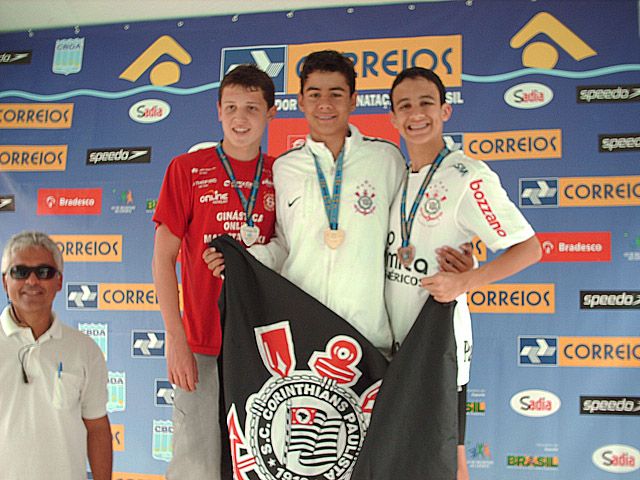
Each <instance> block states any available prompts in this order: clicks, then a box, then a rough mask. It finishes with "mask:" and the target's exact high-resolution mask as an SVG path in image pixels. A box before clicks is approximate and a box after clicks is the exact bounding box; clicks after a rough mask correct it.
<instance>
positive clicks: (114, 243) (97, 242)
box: [51, 235, 122, 262]
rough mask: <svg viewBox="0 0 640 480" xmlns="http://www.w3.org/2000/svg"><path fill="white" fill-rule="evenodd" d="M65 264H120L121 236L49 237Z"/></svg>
mask: <svg viewBox="0 0 640 480" xmlns="http://www.w3.org/2000/svg"><path fill="white" fill-rule="evenodd" d="M51 238H52V240H53V241H54V242H56V245H57V246H58V248H59V249H60V251H61V252H62V257H63V258H64V261H65V262H122V235H51Z"/></svg>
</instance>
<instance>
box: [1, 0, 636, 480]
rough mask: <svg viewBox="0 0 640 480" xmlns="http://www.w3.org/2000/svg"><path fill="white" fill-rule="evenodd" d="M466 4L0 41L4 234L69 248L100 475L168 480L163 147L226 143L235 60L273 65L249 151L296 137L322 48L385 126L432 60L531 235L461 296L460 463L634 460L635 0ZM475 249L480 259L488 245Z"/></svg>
mask: <svg viewBox="0 0 640 480" xmlns="http://www.w3.org/2000/svg"><path fill="white" fill-rule="evenodd" d="M467 3H469V2H462V1H457V2H434V3H431V2H429V3H417V4H415V5H414V6H413V7H412V8H408V6H407V5H388V6H372V7H357V8H354V9H347V8H332V9H316V10H303V11H296V12H295V14H294V15H293V16H291V15H289V16H287V15H286V14H285V13H284V12H279V13H259V14H252V15H240V16H238V17H237V18H235V19H234V18H232V17H230V16H224V17H208V18H197V19H186V20H185V19H181V20H183V22H177V21H157V22H141V23H130V24H128V25H127V26H126V27H125V25H121V24H117V25H103V26H95V27H83V26H80V29H79V31H78V32H77V33H75V32H74V30H73V29H53V30H43V31H35V32H33V35H32V36H30V35H28V34H27V33H26V32H17V33H9V34H2V35H0V242H2V243H5V242H6V241H7V239H8V238H9V237H10V236H11V235H12V234H13V233H15V232H17V231H20V230H23V229H39V230H43V231H45V232H47V233H49V234H51V235H54V236H56V241H58V243H59V245H60V248H61V249H62V250H63V254H64V256H65V259H66V265H65V272H64V284H65V285H64V288H63V290H62V291H61V292H60V294H59V295H58V296H57V298H56V301H55V304H54V306H55V308H56V311H57V312H58V314H59V316H60V318H61V319H62V320H63V321H64V322H66V323H68V324H70V325H72V326H73V327H74V328H79V329H80V330H82V331H84V332H85V333H87V334H88V335H91V336H92V337H93V338H94V339H95V340H96V341H97V342H98V343H99V345H100V347H101V348H102V351H103V352H104V354H105V357H107V363H108V369H109V371H110V372H112V378H111V384H110V391H111V397H110V398H111V402H110V410H111V412H110V414H109V415H110V419H111V422H112V423H113V424H114V425H118V426H120V427H121V428H122V434H121V436H120V437H119V438H121V439H122V440H121V443H119V444H118V450H117V451H116V452H115V459H114V462H115V463H114V471H117V472H137V473H139V474H147V475H161V474H163V473H164V471H165V469H166V466H167V463H166V462H167V461H168V460H169V458H170V457H171V448H170V439H171V435H172V430H173V426H172V424H171V422H170V419H171V410H172V409H171V408H170V406H171V402H172V401H173V395H172V388H173V387H172V386H171V384H170V383H169V382H168V381H167V380H166V378H167V373H166V367H165V360H166V358H165V346H166V344H165V341H166V338H165V332H164V326H163V322H162V319H161V317H160V312H159V308H158V305H157V299H156V298H155V291H154V289H153V285H152V277H151V268H150V263H151V255H152V246H153V235H154V225H153V223H152V221H151V217H152V214H153V211H154V208H155V202H156V200H157V198H158V193H159V189H160V185H161V182H162V178H163V176H164V172H165V169H166V167H167V165H168V164H169V162H170V160H171V159H172V158H173V157H175V156H176V155H178V154H181V153H183V152H186V151H188V150H189V149H191V148H192V147H194V146H195V145H198V144H201V143H203V142H213V141H218V140H219V139H220V138H221V137H222V131H221V128H220V126H219V125H218V122H217V112H216V110H215V106H216V101H217V94H218V86H219V83H220V79H221V78H222V76H223V75H224V73H225V71H227V70H228V69H229V68H231V67H233V65H236V64H238V63H243V62H252V63H255V64H257V65H258V66H260V68H262V69H264V70H265V71H266V72H267V73H268V74H269V75H270V76H271V77H272V78H273V79H274V82H275V83H276V90H277V92H278V93H277V95H276V99H277V105H278V106H279V107H280V109H279V111H278V115H277V117H276V119H275V120H274V121H273V122H272V123H271V126H270V129H269V134H268V136H267V137H266V138H265V140H264V142H263V149H265V150H266V151H269V152H270V153H271V154H274V155H277V154H280V153H282V152H283V151H285V150H286V149H287V148H289V147H291V146H292V145H293V144H294V143H295V142H296V141H299V140H300V138H301V137H303V136H304V133H305V132H306V130H305V127H304V120H303V113H302V112H301V111H300V110H299V109H298V105H297V99H296V93H297V90H298V88H299V83H298V80H297V73H296V72H297V69H298V68H299V65H300V61H301V60H302V59H304V57H305V56H306V55H308V53H310V52H312V51H314V50H319V49H326V48H334V49H337V50H340V51H343V52H345V53H346V54H347V55H349V56H350V57H351V58H352V59H353V60H354V61H355V62H356V70H357V72H358V89H359V94H360V98H359V100H358V107H357V109H356V111H355V112H354V117H353V118H354V123H356V122H357V125H358V127H359V128H360V129H361V130H362V131H363V132H365V133H370V134H372V135H383V134H384V136H385V137H386V136H387V135H388V137H386V138H389V139H391V140H394V141H397V134H395V132H394V131H393V130H392V128H391V126H390V123H389V121H388V113H389V110H388V103H389V99H388V96H387V94H388V89H389V87H390V85H391V83H392V81H393V78H394V76H395V75H396V74H397V72H399V71H400V70H402V68H403V67H405V66H410V65H413V64H418V65H421V66H425V67H432V68H434V69H435V70H436V71H437V72H438V73H439V74H441V76H442V77H443V79H444V80H445V83H446V84H447V85H448V87H449V92H448V96H447V100H448V101H449V103H451V104H452V105H453V116H452V118H451V120H449V122H447V123H446V125H445V132H446V133H450V134H452V135H453V137H454V139H455V141H456V142H457V143H458V144H460V145H461V146H462V148H464V149H465V150H466V152H467V153H468V154H469V155H470V156H472V157H475V158H478V159H480V160H483V161H486V162H489V164H490V166H491V168H492V169H493V170H494V171H496V172H497V173H498V174H499V175H500V178H501V181H502V184H503V186H504V188H505V190H506V191H507V193H508V194H509V196H510V198H511V199H512V201H513V202H514V203H515V204H516V205H518V206H519V207H520V208H521V209H522V212H523V213H524V215H525V216H526V217H527V219H528V220H529V222H530V223H531V224H532V225H533V227H534V228H535V230H536V232H538V235H539V236H540V239H541V241H543V243H544V255H543V259H542V262H540V263H539V264H538V265H535V266H533V267H531V268H529V269H527V270H526V271H524V272H521V273H519V274H518V275H516V276H514V277H511V278H509V279H508V283H506V282H505V284H504V285H494V286H491V287H488V288H487V289H483V290H482V294H478V295H476V296H474V297H473V300H474V301H473V302H472V303H471V306H470V308H471V310H472V317H473V329H474V340H475V345H474V349H473V364H472V370H471V382H470V384H469V392H470V394H469V398H468V406H467V411H468V416H467V444H466V449H467V458H468V461H469V466H470V470H471V478H473V479H474V480H489V479H491V480H496V479H498V480H503V479H504V480H511V479H512V478H514V477H516V476H517V477H518V478H522V479H533V478H539V476H540V475H542V474H543V473H540V472H549V474H550V475H555V476H556V477H557V478H598V479H613V478H618V476H617V474H619V473H626V472H634V473H632V474H631V475H637V474H638V470H640V452H639V450H640V433H638V432H640V428H638V427H639V425H638V422H640V418H639V417H640V410H638V409H637V408H635V407H633V405H637V403H634V402H638V399H640V334H639V332H640V317H639V316H638V306H637V305H636V304H635V303H634V302H633V301H628V299H629V298H631V299H633V298H634V295H635V294H636V293H637V291H638V290H639V289H638V280H637V279H638V278H639V273H640V222H639V221H638V219H640V210H639V207H640V175H639V173H638V172H640V168H639V167H640V127H639V125H638V118H640V38H639V33H638V32H639V29H638V18H639V12H638V2H637V1H636V0H619V1H615V2H612V1H607V0H593V1H589V2H585V1H580V0H566V1H562V2H550V1H540V0H539V1H537V2H532V1H529V0H513V1H510V2H504V1H497V0H487V1H484V2H472V4H471V5H467ZM387 126H388V128H387ZM394 135H395V136H394ZM476 253H477V255H478V258H479V260H480V262H481V263H482V262H484V261H486V260H491V259H492V258H494V257H493V254H492V253H491V252H487V249H486V248H485V247H484V245H482V244H477V245H476ZM354 281H358V279H354ZM549 295H550V296H551V297H549ZM543 296H544V298H545V299H546V300H549V301H548V302H547V304H545V305H541V304H537V305H536V304H533V303H532V302H531V299H532V298H541V297H543ZM636 303H637V302H636ZM125 378H126V387H125ZM629 402H631V403H629ZM618 403H619V404H620V407H619V408H618V407H617V406H616V405H618ZM608 405H611V408H609V407H608ZM626 405H631V407H629V408H627V407H626ZM167 407H168V408H167ZM125 429H126V442H125V441H124V438H125V437H124V431H125ZM576 438H579V439H580V442H576V441H575V439H576ZM551 472H555V474H554V473H551Z"/></svg>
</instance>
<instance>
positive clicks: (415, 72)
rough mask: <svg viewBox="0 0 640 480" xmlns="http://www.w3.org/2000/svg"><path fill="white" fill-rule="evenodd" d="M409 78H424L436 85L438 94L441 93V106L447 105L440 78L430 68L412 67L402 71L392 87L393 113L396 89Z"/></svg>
mask: <svg viewBox="0 0 640 480" xmlns="http://www.w3.org/2000/svg"><path fill="white" fill-rule="evenodd" d="M407 78H424V79H425V80H428V81H429V82H431V83H433V84H435V86H436V87H438V92H439V93H440V105H444V104H445V92H446V89H445V88H444V83H442V80H440V77H439V76H438V75H437V74H436V73H435V72H434V71H433V70H429V69H428V68H423V67H410V68H405V69H404V70H403V71H401V72H400V73H399V74H398V76H397V77H396V78H395V80H394V81H393V85H391V91H390V92H389V98H390V99H391V111H392V112H393V91H394V90H395V88H396V87H397V86H398V85H399V84H400V83H401V82H402V81H403V80H406V79H407Z"/></svg>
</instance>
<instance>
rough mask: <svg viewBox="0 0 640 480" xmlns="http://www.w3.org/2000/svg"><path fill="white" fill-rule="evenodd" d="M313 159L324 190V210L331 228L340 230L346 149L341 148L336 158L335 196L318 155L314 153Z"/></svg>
mask: <svg viewBox="0 0 640 480" xmlns="http://www.w3.org/2000/svg"><path fill="white" fill-rule="evenodd" d="M313 161H314V162H315V165H316V173H317V174H318V182H320V191H321V192H322V201H323V203H324V210H325V212H326V213H327V219H328V220H329V228H330V229H331V230H338V214H339V213H340V191H341V190H342V165H343V164H344V149H343V150H340V155H338V158H337V160H336V175H335V177H334V179H333V196H331V195H330V194H329V187H328V186H327V180H326V178H325V177H324V173H322V169H321V168H320V163H319V162H318V157H316V156H315V155H313Z"/></svg>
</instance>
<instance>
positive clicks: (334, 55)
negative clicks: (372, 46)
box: [300, 50, 356, 95]
mask: <svg viewBox="0 0 640 480" xmlns="http://www.w3.org/2000/svg"><path fill="white" fill-rule="evenodd" d="M313 72H338V73H341V74H342V75H344V78H345V80H346V81H347V84H348V85H349V95H353V92H355V91H356V71H355V68H354V66H353V62H352V61H351V59H350V58H349V57H346V56H345V55H342V54H341V53H339V52H336V51H335V50H321V51H318V52H313V53H310V54H309V56H308V57H307V58H306V59H305V60H304V64H303V65H302V70H301V71H300V93H302V92H303V91H304V84H305V82H306V81H307V78H308V77H309V75H311V74H312V73H313Z"/></svg>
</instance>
